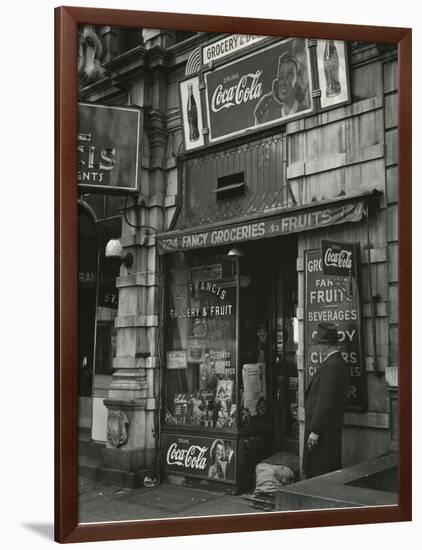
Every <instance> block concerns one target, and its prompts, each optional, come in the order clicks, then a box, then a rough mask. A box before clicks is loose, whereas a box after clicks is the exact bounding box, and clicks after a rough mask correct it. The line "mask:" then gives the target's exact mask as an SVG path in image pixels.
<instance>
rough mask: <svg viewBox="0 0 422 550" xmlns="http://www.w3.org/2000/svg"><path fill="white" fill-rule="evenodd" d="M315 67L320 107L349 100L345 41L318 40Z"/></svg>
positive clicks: (323, 107) (333, 105)
mask: <svg viewBox="0 0 422 550" xmlns="http://www.w3.org/2000/svg"><path fill="white" fill-rule="evenodd" d="M317 67H318V80H319V88H320V90H321V95H320V102H321V109H327V108H330V107H335V106H338V105H340V104H342V103H347V102H348V101H350V88H349V74H348V69H349V67H348V60H347V47H346V43H345V42H343V41H341V40H318V41H317Z"/></svg>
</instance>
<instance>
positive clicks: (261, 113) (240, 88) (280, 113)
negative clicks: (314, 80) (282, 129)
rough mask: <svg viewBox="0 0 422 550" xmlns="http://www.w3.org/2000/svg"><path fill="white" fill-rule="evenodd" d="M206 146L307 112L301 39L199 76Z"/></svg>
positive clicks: (307, 72) (305, 53) (307, 82)
mask: <svg viewBox="0 0 422 550" xmlns="http://www.w3.org/2000/svg"><path fill="white" fill-rule="evenodd" d="M204 77H205V84H206V108H207V114H208V122H209V141H210V142H215V141H219V140H221V139H225V138H228V137H230V136H235V135H238V134H240V133H242V132H245V131H250V130H254V129H261V128H263V127H266V126H270V125H273V124H275V123H280V122H283V121H287V120H290V119H292V118H294V117H297V116H300V115H304V114H306V113H309V112H311V111H312V108H313V107H312V101H311V72H310V60H309V51H308V48H307V45H306V39H304V38H294V39H288V40H283V41H281V42H277V43H276V44H272V45H271V46H267V47H264V48H261V49H260V50H258V51H255V52H253V53H250V54H248V55H245V56H244V57H242V58H241V59H238V60H235V61H232V62H229V63H227V64H225V65H222V66H221V67H218V68H216V69H214V70H211V71H208V72H206V73H205V75H204Z"/></svg>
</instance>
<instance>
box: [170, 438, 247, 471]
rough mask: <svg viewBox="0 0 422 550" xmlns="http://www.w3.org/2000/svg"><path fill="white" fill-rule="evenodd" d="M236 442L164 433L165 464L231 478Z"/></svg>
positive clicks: (175, 468) (177, 469)
mask: <svg viewBox="0 0 422 550" xmlns="http://www.w3.org/2000/svg"><path fill="white" fill-rule="evenodd" d="M235 445H236V442H235V441H232V440H227V439H219V438H217V439H216V438H210V437H196V436H190V435H175V434H168V433H164V434H163V436H162V453H163V463H164V467H165V470H166V471H167V472H175V473H180V474H183V475H190V476H193V477H202V478H206V479H215V480H217V481H231V482H234V481H235V479H236V475H235V471H236V452H235V451H236V448H235Z"/></svg>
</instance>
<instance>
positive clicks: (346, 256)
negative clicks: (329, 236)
mask: <svg viewBox="0 0 422 550" xmlns="http://www.w3.org/2000/svg"><path fill="white" fill-rule="evenodd" d="M321 257H322V272H323V273H324V275H340V276H343V277H347V276H354V275H355V269H356V265H355V262H356V258H355V247H354V245H353V244H350V243H339V242H335V241H325V240H322V241H321Z"/></svg>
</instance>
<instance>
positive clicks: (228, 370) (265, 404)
mask: <svg viewBox="0 0 422 550" xmlns="http://www.w3.org/2000/svg"><path fill="white" fill-rule="evenodd" d="M78 40H79V49H78V64H77V69H78V100H79V102H78V138H77V151H78V190H79V192H78V219H79V237H78V238H79V249H78V272H79V275H78V309H79V322H78V362H79V363H78V388H79V395H78V474H79V501H78V517H79V522H80V523H81V524H87V523H101V522H110V521H122V520H128V521H129V520H150V519H161V518H186V517H194V516H195V517H197V516H218V515H223V514H224V515H240V514H262V513H264V512H265V513H268V512H287V511H303V510H315V509H317V510H321V509H332V508H356V507H371V506H392V505H397V503H398V475H397V465H398V429H397V403H398V370H397V369H398V367H397V365H398V361H397V354H398V328H399V327H398V299H397V294H398V216H397V207H398V185H397V90H398V72H397V71H398V64H397V47H396V46H395V45H385V44H378V43H369V42H354V41H338V40H335V41H334V40H319V39H318V40H317V39H315V38H313V37H312V36H311V37H309V38H294V37H289V38H282V37H275V36H272V37H271V36H259V35H241V34H228V33H215V32H192V31H186V32H184V31H180V30H168V29H151V28H130V29H128V28H122V27H105V26H93V25H80V26H79V29H78ZM328 107H329V110H327V108H328Z"/></svg>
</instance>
